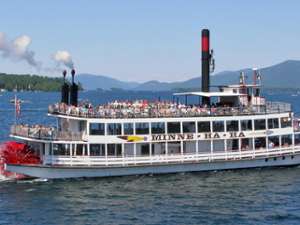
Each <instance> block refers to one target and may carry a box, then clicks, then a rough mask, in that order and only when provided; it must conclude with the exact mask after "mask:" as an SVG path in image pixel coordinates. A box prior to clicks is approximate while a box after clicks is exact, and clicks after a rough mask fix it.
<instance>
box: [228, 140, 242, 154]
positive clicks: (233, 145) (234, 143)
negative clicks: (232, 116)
mask: <svg viewBox="0 0 300 225" xmlns="http://www.w3.org/2000/svg"><path fill="white" fill-rule="evenodd" d="M226 142H227V143H226V144H227V152H235V151H238V150H239V139H227V140H226Z"/></svg>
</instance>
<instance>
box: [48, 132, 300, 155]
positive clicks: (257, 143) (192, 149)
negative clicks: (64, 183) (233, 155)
mask: <svg viewBox="0 0 300 225" xmlns="http://www.w3.org/2000/svg"><path fill="white" fill-rule="evenodd" d="M292 143H293V138H292V135H283V136H269V137H267V138H266V137H257V138H241V139H220V140H212V141H211V140H199V141H183V142H182V143H181V142H180V141H170V142H167V144H166V142H161V143H151V148H150V143H136V144H134V143H126V144H124V150H123V152H122V144H107V146H106V148H107V149H106V150H105V144H90V156H106V153H105V151H107V156H108V157H114V156H120V157H121V156H122V155H123V154H124V156H125V157H128V156H134V155H137V156H146V155H150V149H151V155H161V154H166V151H167V152H168V154H179V153H196V151H197V150H196V149H198V152H199V153H210V152H211V151H213V152H224V151H225V149H227V152H232V151H233V152H234V151H239V149H241V151H246V150H254V149H255V150H259V149H262V148H267V147H268V148H269V149H271V148H276V147H279V146H280V145H281V146H282V147H288V146H290V145H292ZM294 143H295V145H300V134H296V135H295V141H294ZM134 145H135V151H134ZM181 146H182V148H181ZM72 149H73V153H72V155H86V154H87V148H86V145H77V147H76V152H74V149H75V148H74V146H73V147H72ZM134 152H135V153H134ZM53 154H54V155H69V154H70V145H66V144H54V145H53Z"/></svg>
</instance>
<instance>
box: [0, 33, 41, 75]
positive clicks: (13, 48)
mask: <svg viewBox="0 0 300 225" xmlns="http://www.w3.org/2000/svg"><path fill="white" fill-rule="evenodd" d="M30 44H31V38H30V37H29V36H27V35H21V36H19V37H17V38H16V39H14V40H7V39H6V35H5V34H4V33H3V32H0V53H2V57H5V58H10V59H12V60H17V61H18V60H24V61H25V62H27V63H28V64H29V65H31V66H33V67H35V68H36V69H38V70H39V69H40V68H41V62H38V61H37V60H36V59H35V52H34V51H32V50H29V45H30Z"/></svg>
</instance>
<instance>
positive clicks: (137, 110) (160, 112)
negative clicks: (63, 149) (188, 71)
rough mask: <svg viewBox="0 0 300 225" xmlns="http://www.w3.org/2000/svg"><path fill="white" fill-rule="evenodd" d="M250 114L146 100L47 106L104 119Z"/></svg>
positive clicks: (238, 110)
mask: <svg viewBox="0 0 300 225" xmlns="http://www.w3.org/2000/svg"><path fill="white" fill-rule="evenodd" d="M241 110H242V111H243V112H244V113H247V112H250V111H249V109H246V108H244V107H243V108H235V107H229V106H227V105H223V106H217V105H215V104H213V105H211V106H210V107H208V106H207V105H202V106H201V105H185V104H181V103H176V102H171V101H155V102H149V101H147V100H136V101H114V102H110V103H107V104H104V105H98V106H93V105H92V104H91V103H88V102H81V103H80V104H79V105H78V106H77V107H76V106H72V105H67V104H65V103H56V104H54V105H51V106H49V112H51V113H62V114H67V115H76V116H83V117H100V118H101V117H104V118H135V117H138V118H140V117H180V116H205V115H227V114H228V115H234V114H238V113H239V112H241Z"/></svg>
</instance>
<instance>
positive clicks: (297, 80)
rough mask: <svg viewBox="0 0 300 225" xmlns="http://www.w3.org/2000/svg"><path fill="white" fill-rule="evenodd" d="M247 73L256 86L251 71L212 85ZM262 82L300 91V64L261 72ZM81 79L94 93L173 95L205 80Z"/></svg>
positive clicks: (219, 77) (222, 78)
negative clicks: (128, 80)
mask: <svg viewBox="0 0 300 225" xmlns="http://www.w3.org/2000/svg"><path fill="white" fill-rule="evenodd" d="M241 72H244V73H245V74H246V76H247V77H248V81H249V82H252V76H253V75H252V73H253V72H252V70H251V69H249V68H246V69H242V70H238V71H224V72H220V73H217V74H215V75H213V76H211V85H223V84H225V85H226V84H234V83H238V81H239V75H240V73H241ZM260 72H261V74H262V82H263V85H264V87H266V88H300V61H299V60H287V61H284V62H282V63H279V64H276V65H273V66H270V67H265V68H262V69H260ZM77 79H78V80H79V82H80V83H81V84H82V86H83V88H85V89H87V90H93V89H97V88H101V89H104V90H109V89H111V88H121V89H125V90H137V91H140V90H144V91H169V90H176V89H177V90H179V89H199V87H200V86H201V77H195V78H192V79H189V80H186V81H182V82H160V81H156V80H152V81H147V82H144V83H138V82H126V81H120V80H117V79H113V78H109V77H108V76H103V75H92V74H80V75H78V77H77Z"/></svg>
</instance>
